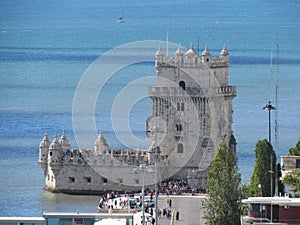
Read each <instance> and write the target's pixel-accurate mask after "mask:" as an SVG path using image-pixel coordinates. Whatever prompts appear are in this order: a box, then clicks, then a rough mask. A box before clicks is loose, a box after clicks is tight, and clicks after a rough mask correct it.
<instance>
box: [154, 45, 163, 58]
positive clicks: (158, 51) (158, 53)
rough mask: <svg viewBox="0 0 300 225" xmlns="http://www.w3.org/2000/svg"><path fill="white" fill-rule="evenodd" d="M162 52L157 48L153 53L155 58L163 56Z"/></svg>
mask: <svg viewBox="0 0 300 225" xmlns="http://www.w3.org/2000/svg"><path fill="white" fill-rule="evenodd" d="M163 55H164V54H163V51H162V50H161V47H159V48H158V50H157V51H156V53H155V56H156V57H158V56H163Z"/></svg>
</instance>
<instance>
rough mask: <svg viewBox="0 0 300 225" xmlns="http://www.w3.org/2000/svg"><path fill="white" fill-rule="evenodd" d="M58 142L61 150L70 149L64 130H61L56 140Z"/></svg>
mask: <svg viewBox="0 0 300 225" xmlns="http://www.w3.org/2000/svg"><path fill="white" fill-rule="evenodd" d="M58 142H59V144H61V147H62V150H63V151H66V150H70V148H71V145H70V142H69V140H68V139H67V136H66V133H65V131H63V132H62V134H61V137H60V139H59V140H58Z"/></svg>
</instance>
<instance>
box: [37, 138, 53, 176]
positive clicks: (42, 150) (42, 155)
mask: <svg viewBox="0 0 300 225" xmlns="http://www.w3.org/2000/svg"><path fill="white" fill-rule="evenodd" d="M49 146H50V141H49V138H48V133H47V132H45V134H44V138H43V140H42V141H41V143H40V145H39V161H38V162H39V164H40V165H41V166H42V168H43V171H44V174H46V168H47V160H48V149H49Z"/></svg>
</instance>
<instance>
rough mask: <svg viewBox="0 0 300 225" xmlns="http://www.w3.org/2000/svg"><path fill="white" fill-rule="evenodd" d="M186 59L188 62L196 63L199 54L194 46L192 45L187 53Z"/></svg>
mask: <svg viewBox="0 0 300 225" xmlns="http://www.w3.org/2000/svg"><path fill="white" fill-rule="evenodd" d="M185 57H186V60H187V61H194V62H195V61H196V59H197V57H198V54H197V52H196V51H195V50H194V46H193V44H191V45H190V49H189V50H188V51H187V52H186V53H185Z"/></svg>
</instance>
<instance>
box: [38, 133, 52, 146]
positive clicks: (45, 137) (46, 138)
mask: <svg viewBox="0 0 300 225" xmlns="http://www.w3.org/2000/svg"><path fill="white" fill-rule="evenodd" d="M49 145H50V141H49V138H48V133H47V132H45V134H44V138H43V140H42V141H41V143H40V146H39V147H40V148H49Z"/></svg>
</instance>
